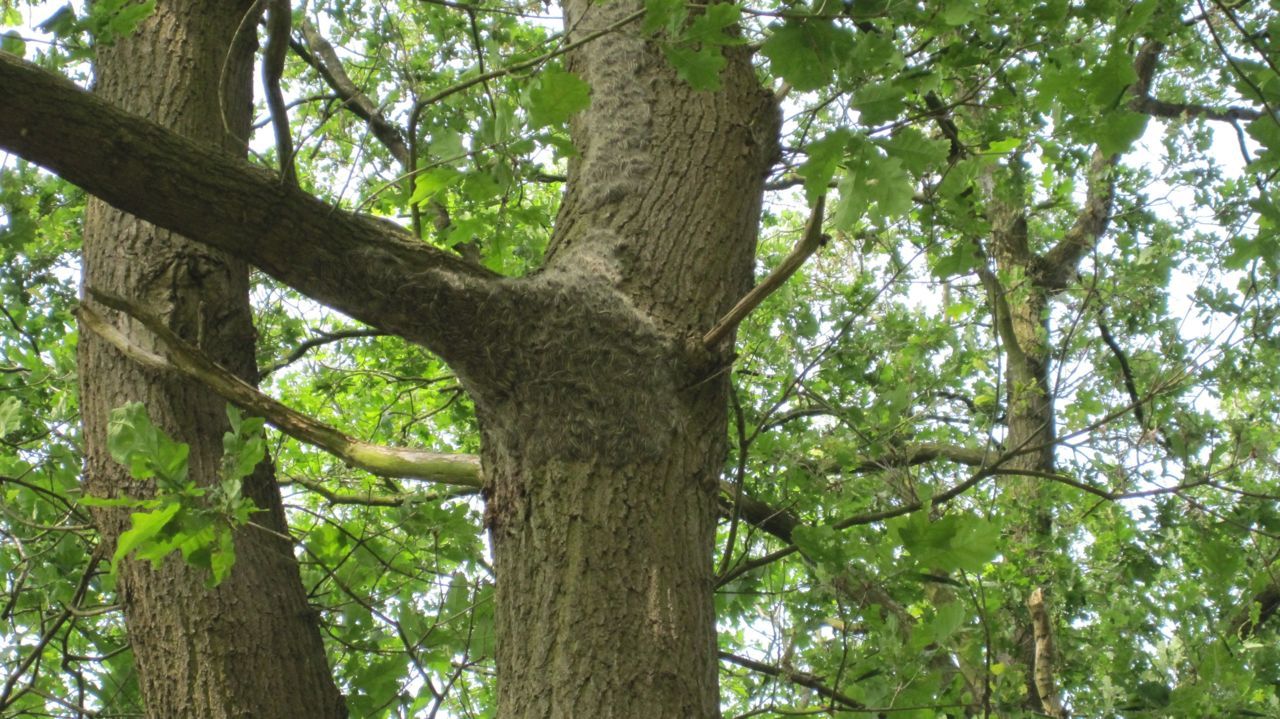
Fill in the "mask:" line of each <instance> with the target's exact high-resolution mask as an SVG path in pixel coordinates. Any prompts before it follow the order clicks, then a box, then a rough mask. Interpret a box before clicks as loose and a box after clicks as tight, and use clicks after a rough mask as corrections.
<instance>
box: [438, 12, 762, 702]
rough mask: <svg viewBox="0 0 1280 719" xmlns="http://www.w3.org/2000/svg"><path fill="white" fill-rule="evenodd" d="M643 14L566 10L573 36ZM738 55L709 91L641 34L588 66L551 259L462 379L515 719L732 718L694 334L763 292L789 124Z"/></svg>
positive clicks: (718, 401)
mask: <svg viewBox="0 0 1280 719" xmlns="http://www.w3.org/2000/svg"><path fill="white" fill-rule="evenodd" d="M639 7H641V5H640V4H639V3H637V2H630V1H625V0H618V1H616V2H610V3H599V2H590V1H589V0H570V2H567V3H566V4H565V14H566V27H569V28H572V36H583V35H586V34H589V33H591V32H593V31H595V30H596V29H599V28H603V27H606V26H609V25H611V24H614V23H616V22H617V21H618V20H619V19H621V18H623V17H626V16H627V15H629V14H631V13H634V12H635V11H636V9H638V8H639ZM571 39H572V37H571ZM727 57H728V66H727V68H726V69H725V71H724V73H723V74H722V81H723V84H724V87H723V89H722V90H720V91H718V92H714V93H706V92H697V91H694V90H692V89H690V88H689V87H688V86H686V85H685V84H684V83H683V82H682V81H680V80H678V79H677V78H676V76H675V73H674V71H673V70H672V69H671V68H670V66H669V64H668V63H667V61H666V60H665V58H663V56H662V55H661V53H660V52H659V51H658V48H657V47H656V44H655V43H652V42H649V41H646V39H644V38H643V37H641V36H640V35H639V30H638V28H637V27H635V26H632V27H629V28H627V29H626V30H624V31H622V32H619V33H617V34H613V35H608V36H606V37H604V38H601V39H600V40H599V41H597V42H593V43H591V44H588V45H586V46H584V47H583V48H581V49H579V50H577V51H576V52H574V53H573V54H571V56H570V57H569V61H568V65H569V68H570V69H571V70H573V71H575V72H578V73H579V74H580V75H581V76H582V77H583V79H585V80H586V81H587V82H588V83H589V84H590V85H591V90H592V103H591V107H590V108H589V109H588V110H586V111H584V112H583V113H581V114H580V115H579V116H577V117H576V118H575V119H574V120H573V123H572V131H573V138H574V142H575V145H576V147H577V149H578V151H579V153H580V154H579V156H578V157H577V158H575V159H574V160H573V161H572V162H571V164H570V175H569V184H568V189H567V191H566V196H565V200H564V204H563V206H562V209H561V212H560V216H559V218H558V221H557V226H556V230H555V234H554V236H553V238H552V245H551V249H550V251H549V259H548V263H547V268H546V269H545V270H544V271H542V272H541V273H539V274H538V275H536V276H534V277H532V278H529V279H528V280H525V281H522V282H519V283H518V287H513V288H512V289H513V291H512V293H511V294H510V296H504V295H503V294H502V293H500V292H499V293H495V294H494V295H493V296H492V297H490V299H489V300H488V301H487V303H486V304H487V306H489V307H491V308H492V310H491V312H490V316H492V317H493V318H494V319H493V322H494V328H493V329H494V330H495V331H496V332H497V333H501V336H502V337H503V338H504V339H503V342H502V345H501V346H502V351H501V352H500V353H498V352H495V355H499V354H500V357H495V358H494V362H493V363H491V364H488V365H485V364H480V365H478V366H476V365H473V366H466V367H460V372H461V373H462V374H463V376H464V377H465V378H466V380H467V382H468V386H469V387H470V389H471V390H472V394H473V396H474V397H475V398H476V404H477V409H478V411H479V415H480V418H481V424H482V428H483V432H484V456H483V459H484V465H485V475H486V478H487V480H488V482H489V488H488V494H489V496H488V500H489V503H488V510H489V514H488V521H489V525H490V531H491V536H492V538H493V549H494V555H495V562H496V570H497V575H498V584H497V590H498V594H497V601H498V607H497V623H498V626H497V630H498V631H497V637H498V657H497V658H498V675H499V682H500V692H499V710H498V715H499V716H501V717H503V719H532V718H534V717H539V718H542V717H547V718H549V717H586V716H590V717H595V718H597V719H612V718H619V719H621V718H625V717H635V718H637V719H639V718H640V717H644V718H646V719H647V718H649V717H682V718H689V719H705V718H708V717H718V716H719V696H718V688H717V656H716V639H715V636H716V635H715V615H714V609H713V577H712V568H711V556H712V543H713V539H714V535H715V523H716V515H717V509H716V503H715V494H716V483H717V479H718V477H719V473H720V471H721V468H722V464H723V461H724V456H725V437H726V414H725V408H726V403H727V390H728V382H727V377H726V376H725V370H726V369H727V366H728V360H729V357H728V355H727V352H728V351H729V347H728V346H725V347H720V348H715V351H710V352H709V351H707V350H704V349H703V348H702V347H701V345H700V342H699V341H698V339H697V338H698V337H700V336H701V332H703V331H705V330H706V329H708V328H710V327H711V325H712V324H713V323H714V322H715V320H716V319H717V318H718V317H719V316H720V315H721V314H722V313H723V312H724V311H726V310H727V309H728V308H729V307H730V306H731V305H732V303H733V302H734V301H735V300H736V299H737V298H738V297H740V296H741V294H742V293H743V292H744V291H745V290H746V289H748V288H749V287H750V284H751V276H752V258H753V256H754V251H755V239H756V227H757V222H758V220H759V212H760V201H761V190H762V184H763V181H764V177H765V174H766V172H767V169H768V167H769V165H770V164H771V162H772V160H773V157H774V154H775V151H776V136H777V130H778V122H779V120H778V113H777V109H776V107H775V106H774V103H773V101H772V99H771V98H770V96H769V95H768V94H767V93H765V92H764V91H763V90H762V89H761V88H760V86H759V83H758V82H757V81H756V78H755V75H754V73H753V71H752V69H751V66H750V64H749V61H748V57H747V55H746V53H745V52H740V51H738V50H730V51H729V52H728V53H727ZM515 284H516V283H513V285H515ZM496 339H497V336H496V335H495V340H496Z"/></svg>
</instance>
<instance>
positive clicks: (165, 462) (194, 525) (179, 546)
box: [80, 402, 266, 586]
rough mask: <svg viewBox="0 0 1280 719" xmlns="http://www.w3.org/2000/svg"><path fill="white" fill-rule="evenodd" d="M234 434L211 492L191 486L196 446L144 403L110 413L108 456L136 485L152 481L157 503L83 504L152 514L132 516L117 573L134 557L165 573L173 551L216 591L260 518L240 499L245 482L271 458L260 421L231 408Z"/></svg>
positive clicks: (92, 500) (87, 499)
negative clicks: (164, 426) (169, 430)
mask: <svg viewBox="0 0 1280 719" xmlns="http://www.w3.org/2000/svg"><path fill="white" fill-rule="evenodd" d="M227 418H228V419H229V420H230V422H231V430H230V431H229V432H227V433H226V434H225V435H224V436H223V440H222V444H223V456H222V469H221V472H220V473H219V481H218V483H217V484H216V485H213V486H212V487H202V486H198V485H197V484H196V483H195V482H194V481H191V480H190V479H188V474H187V459H188V455H189V454H190V449H191V448H190V446H189V445H187V444H185V443H182V442H176V441H174V440H173V439H171V438H170V437H169V436H168V435H166V434H165V433H164V432H162V431H161V430H160V429H159V428H157V427H156V426H155V425H154V424H152V423H151V419H150V418H149V417H148V416H147V411H146V408H145V407H143V406H142V404H141V403H138V402H132V403H130V404H127V405H125V406H123V407H119V408H117V409H115V410H113V411H112V412H111V420H110V424H109V425H108V428H107V448H108V451H109V452H110V453H111V456H112V458H114V459H115V460H116V461H117V462H119V463H120V464H122V465H124V466H125V467H127V468H128V469H129V474H130V475H132V476H133V478H134V479H139V480H154V481H155V486H156V493H155V496H154V498H150V499H139V498H133V497H122V498H111V499H108V498H100V497H91V496H84V497H81V498H80V504H82V505H85V506H89V507H136V508H139V509H143V510H146V511H142V512H133V513H131V514H130V515H129V519H130V527H129V529H127V530H125V531H124V532H123V533H122V534H121V535H120V538H119V539H118V540H117V542H116V551H115V553H114V554H113V555H112V556H111V571H112V572H113V573H114V572H115V571H116V569H117V567H118V566H119V564H120V560H122V559H124V558H126V557H129V556H134V557H136V558H137V559H138V560H144V561H150V562H151V564H152V565H153V566H157V567H158V566H159V565H160V564H161V563H162V562H164V560H165V558H166V557H168V556H169V555H170V554H172V553H173V552H175V551H180V552H181V553H182V558H183V559H184V560H185V561H186V562H187V564H189V565H191V566H193V567H196V568H199V569H206V570H208V571H209V585H210V586H217V585H218V584H220V583H221V582H222V581H223V580H224V579H226V577H227V574H228V573H229V572H230V571H231V568H232V566H233V565H234V564H235V557H236V553H235V541H234V532H235V530H236V529H237V528H239V527H243V526H244V525H246V524H248V523H249V521H250V517H251V516H252V515H253V513H254V512H257V511H259V510H258V508H257V507H256V506H255V505H254V503H253V500H251V499H249V498H248V497H245V496H243V495H242V494H241V488H242V485H243V480H244V478H245V477H247V476H249V475H250V474H252V473H253V470H254V468H255V467H256V466H258V463H260V462H261V461H262V459H263V457H264V456H265V454H266V444H265V441H264V439H263V420H262V418H261V417H251V418H248V419H246V418H244V417H242V416H241V415H240V411H239V410H238V409H236V408H235V407H234V406H232V405H227Z"/></svg>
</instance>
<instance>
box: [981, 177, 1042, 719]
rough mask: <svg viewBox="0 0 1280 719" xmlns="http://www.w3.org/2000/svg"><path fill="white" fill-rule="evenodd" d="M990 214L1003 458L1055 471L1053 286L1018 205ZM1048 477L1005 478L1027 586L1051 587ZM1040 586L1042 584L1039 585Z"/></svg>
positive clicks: (1030, 662) (997, 207) (1029, 656)
mask: <svg viewBox="0 0 1280 719" xmlns="http://www.w3.org/2000/svg"><path fill="white" fill-rule="evenodd" d="M989 217H990V219H991V223H992V245H993V247H992V250H993V255H994V257H995V260H996V267H997V268H998V269H999V271H1000V274H1001V275H1002V276H1003V277H1004V278H1005V281H1006V282H1007V283H1008V286H1004V285H1001V284H1000V283H999V282H995V281H993V280H992V279H988V283H989V284H990V285H991V288H992V289H993V290H994V293H993V297H992V301H993V302H994V303H995V306H996V313H997V322H999V323H1001V324H1002V325H1003V328H1004V330H1003V342H1004V350H1005V351H1004V356H1005V362H1006V371H1005V382H1006V384H1007V388H1006V396H1007V398H1008V404H1007V413H1008V414H1007V419H1006V426H1007V428H1008V433H1007V435H1006V436H1005V450H1006V451H1009V452H1014V453H1016V454H1015V455H1014V456H1013V457H1011V458H1010V459H1009V461H1008V463H1007V466H1008V468H1009V469H1012V470H1023V471H1027V472H1037V473H1051V472H1053V471H1054V450H1055V447H1054V444H1055V442H1056V432H1055V419H1056V418H1055V416H1054V407H1053V388H1052V387H1051V385H1050V382H1049V370H1050V349H1051V348H1050V325H1049V303H1050V301H1051V299H1050V290H1049V288H1048V287H1047V286H1046V283H1045V281H1044V280H1045V278H1044V277H1043V276H1042V273H1043V268H1044V260H1043V259H1042V258H1041V257H1039V256H1037V255H1035V254H1034V253H1033V251H1032V250H1031V249H1030V243H1029V238H1028V236H1027V220H1026V215H1025V210H1024V208H1023V207H1022V206H1021V205H1018V204H1014V203H1008V202H1005V201H1003V200H994V199H993V200H992V201H991V210H990V211H989ZM1047 482H1048V480H1046V479H1044V478H1043V477H1036V476H1013V477H1010V478H1009V479H1008V480H1007V487H1008V489H1007V492H1008V494H1009V495H1010V496H1011V497H1012V498H1013V501H1012V502H1010V506H1012V507H1016V508H1017V510H1016V511H1017V514H1016V516H1014V517H1012V518H1011V521H1010V524H1011V526H1012V527H1013V535H1012V537H1011V546H1012V547H1014V548H1016V550H1017V551H1018V553H1019V557H1020V560H1019V561H1020V562H1021V563H1022V566H1021V569H1022V574H1023V575H1024V576H1026V577H1027V579H1028V580H1029V582H1030V584H1031V586H1032V587H1048V588H1050V589H1051V585H1049V584H1048V583H1049V581H1050V580H1051V577H1049V576H1048V575H1049V573H1050V571H1051V569H1050V568H1049V564H1050V560H1051V557H1052V554H1053V552H1054V548H1053V546H1052V543H1053V516H1052V515H1051V514H1050V511H1049V507H1050V506H1052V505H1051V504H1050V503H1049V502H1048V501H1047V497H1046V495H1045V490H1046V489H1047ZM1037 591H1039V590H1037ZM1023 609H1024V607H1023V604H1022V602H1018V603H1015V604H1014V605H1012V610H1013V611H1015V612H1017V613H1016V614H1015V615H1014V618H1013V624H1014V626H1015V627H1016V630H1015V631H1014V641H1015V643H1016V652H1017V656H1018V659H1019V661H1021V662H1022V664H1023V665H1024V666H1025V667H1026V675H1025V680H1026V687H1027V695H1026V701H1025V703H1024V705H1025V706H1026V707H1027V708H1028V709H1029V710H1032V711H1037V712H1038V711H1041V710H1042V709H1043V707H1044V705H1045V703H1044V698H1043V697H1042V696H1041V693H1042V692H1041V684H1040V683H1039V682H1038V681H1037V672H1048V673H1049V674H1048V675H1049V676H1052V671H1053V668H1052V667H1037V665H1036V664H1037V663H1036V656H1037V654H1036V643H1035V633H1034V631H1033V627H1032V623H1031V618H1030V617H1029V616H1028V615H1027V614H1026V613H1025V611H1020V610H1023Z"/></svg>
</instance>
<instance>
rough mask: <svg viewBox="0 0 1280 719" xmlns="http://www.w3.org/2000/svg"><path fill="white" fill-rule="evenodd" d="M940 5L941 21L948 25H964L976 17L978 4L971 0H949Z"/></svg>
mask: <svg viewBox="0 0 1280 719" xmlns="http://www.w3.org/2000/svg"><path fill="white" fill-rule="evenodd" d="M942 7H943V9H942V21H943V22H945V23H946V24H948V25H952V26H956V25H964V24H966V23H968V22H970V21H971V20H973V19H974V18H976V17H978V4H977V3H976V2H974V1H973V0H950V1H949V2H946V3H943V6H942Z"/></svg>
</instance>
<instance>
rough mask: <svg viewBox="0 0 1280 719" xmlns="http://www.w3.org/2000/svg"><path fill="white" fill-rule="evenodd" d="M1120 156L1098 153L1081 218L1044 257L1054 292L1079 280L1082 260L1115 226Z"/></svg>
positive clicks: (1091, 164)
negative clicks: (1111, 226) (1078, 273)
mask: <svg viewBox="0 0 1280 719" xmlns="http://www.w3.org/2000/svg"><path fill="white" fill-rule="evenodd" d="M1119 159H1120V156H1119V155H1112V156H1110V157H1107V156H1106V155H1103V154H1102V152H1100V151H1098V150H1094V152H1093V157H1092V158H1091V159H1090V160H1089V170H1088V172H1087V173H1086V184H1087V185H1088V193H1087V195H1086V197H1085V201H1084V206H1083V207H1081V208H1080V214H1079V215H1077V216H1076V221H1075V223H1074V224H1073V225H1072V226H1071V229H1069V230H1067V234H1066V235H1064V236H1063V238H1062V239H1061V240H1060V241H1059V242H1058V244H1057V245H1054V247H1053V248H1052V249H1050V250H1049V252H1048V253H1047V254H1045V256H1044V272H1043V274H1042V279H1041V281H1042V282H1043V283H1044V286H1045V287H1046V289H1049V290H1051V291H1056V290H1064V289H1066V288H1067V286H1068V285H1069V284H1070V283H1071V282H1072V281H1073V280H1074V279H1075V276H1076V267H1077V266H1079V264H1080V258H1082V257H1084V254H1085V253H1086V252H1088V251H1089V250H1091V249H1092V248H1093V246H1094V245H1095V244H1096V243H1097V241H1098V238H1099V237H1102V233H1104V232H1106V231H1107V225H1109V224H1110V223H1111V208H1112V206H1113V205H1114V203H1115V196H1116V182H1115V173H1114V169H1115V166H1116V162H1117V161H1118V160H1119Z"/></svg>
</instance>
